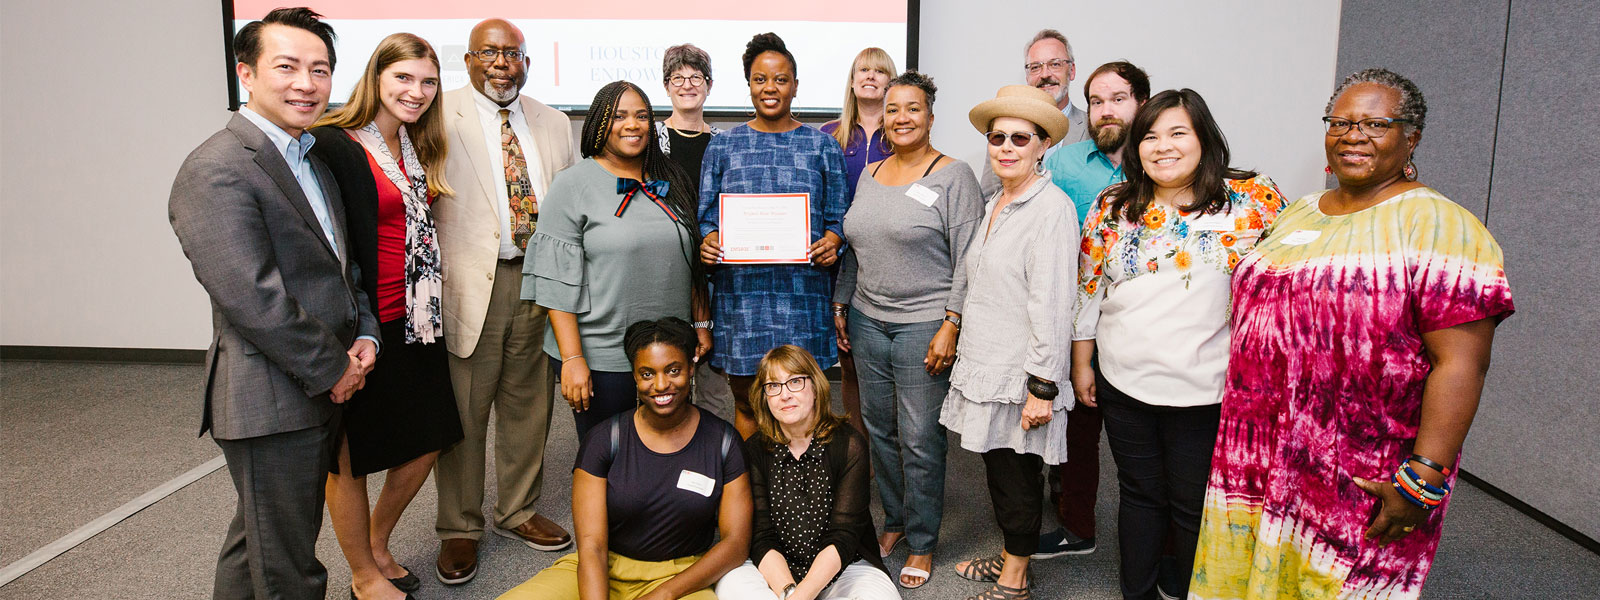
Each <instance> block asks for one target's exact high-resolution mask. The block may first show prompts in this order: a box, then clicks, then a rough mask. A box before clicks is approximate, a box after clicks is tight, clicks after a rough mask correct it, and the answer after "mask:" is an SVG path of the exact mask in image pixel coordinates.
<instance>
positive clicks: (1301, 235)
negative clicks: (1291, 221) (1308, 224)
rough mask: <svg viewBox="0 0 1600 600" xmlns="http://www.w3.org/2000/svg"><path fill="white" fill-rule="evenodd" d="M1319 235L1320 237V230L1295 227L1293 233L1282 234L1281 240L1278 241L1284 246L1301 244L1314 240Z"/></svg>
mask: <svg viewBox="0 0 1600 600" xmlns="http://www.w3.org/2000/svg"><path fill="white" fill-rule="evenodd" d="M1319 237H1322V232H1321V231H1315V230H1311V229H1296V230H1295V231H1294V233H1291V234H1289V235H1286V236H1283V241H1282V242H1280V243H1282V244H1283V245H1285V246H1303V245H1305V244H1309V243H1311V242H1312V241H1313V240H1316V239H1317V238H1319Z"/></svg>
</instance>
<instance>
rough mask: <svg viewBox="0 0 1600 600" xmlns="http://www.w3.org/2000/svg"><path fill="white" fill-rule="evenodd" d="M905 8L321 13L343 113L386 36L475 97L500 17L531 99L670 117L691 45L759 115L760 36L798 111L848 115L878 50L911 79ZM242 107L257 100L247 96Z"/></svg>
mask: <svg viewBox="0 0 1600 600" xmlns="http://www.w3.org/2000/svg"><path fill="white" fill-rule="evenodd" d="M278 6H282V3H281V2H263V1H261V0H235V2H234V30H235V31H237V30H238V28H240V27H243V26H244V25H245V24H246V23H249V22H250V21H253V20H256V19H259V18H261V17H262V16H264V15H266V13H267V12H268V11H270V10H272V9H273V8H276V7H278ZM906 7H907V3H906V0H897V1H886V0H858V1H846V0H817V1H812V2H805V3H799V4H781V3H779V4H774V3H760V2H741V1H736V0H715V1H709V2H684V3H662V2H645V1H642V0H621V1H608V2H590V3H579V2H506V1H504V0H498V1H496V0H460V1H456V2H438V1H437V0H429V1H423V0H388V1H384V2H377V1H369V0H361V1H342V2H336V3H331V4H325V5H320V6H316V5H313V6H312V7H311V8H312V9H313V10H316V11H317V12H319V13H322V14H323V15H324V17H325V18H326V19H327V22H328V23H329V24H330V25H332V26H333V28H334V31H335V32H336V33H337V34H338V41H337V44H336V50H337V52H338V57H339V64H338V65H337V68H335V70H334V82H333V83H334V87H333V101H334V102H336V103H337V102H343V101H344V100H345V99H347V98H349V95H350V89H351V88H352V87H354V86H355V82H356V80H357V79H359V78H360V77H361V71H362V70H363V67H364V66H365V65H366V62H367V59H368V58H369V57H370V56H371V54H372V49H373V48H375V47H377V45H378V42H379V41H380V40H382V39H383V38H384V37H385V36H387V35H389V34H392V33H396V32H402V31H404V32H409V33H414V34H417V35H419V36H422V37H423V38H425V39H427V40H428V41H429V42H430V43H432V44H433V46H434V49H435V50H436V51H437V52H438V53H439V60H440V63H441V64H440V70H441V72H440V74H439V75H440V79H441V89H443V90H451V89H455V88H458V87H462V86H464V85H467V71H466V63H465V62H464V61H463V57H464V56H465V54H466V51H467V49H468V48H467V35H468V33H469V32H470V31H471V29H472V26H473V25H476V24H477V23H478V22H479V21H482V20H483V19H486V18H492V17H500V18H504V19H507V20H509V21H511V22H512V23H514V24H515V25H516V26H517V27H519V28H521V29H522V32H523V34H524V36H525V37H526V39H527V51H528V59H529V67H528V83H527V86H526V87H524V88H523V90H522V91H523V93H525V94H527V95H529V96H532V97H534V98H537V99H539V100H540V101H543V102H544V103H546V104H550V105H552V106H555V107H557V108H561V109H569V110H570V109H586V108H588V106H589V102H590V101H591V100H592V99H593V98H594V93H595V91H596V90H598V89H600V87H601V86H603V85H605V84H607V83H610V82H612V81H616V80H619V79H626V80H628V81H631V82H633V83H635V84H638V85H639V87H641V88H643V89H644V90H645V92H646V93H647V94H649V95H650V101H651V103H652V104H654V105H656V106H657V107H666V106H668V105H669V100H668V98H667V95H666V92H665V90H664V88H663V87H662V73H661V57H662V53H663V52H665V51H666V49H667V48H668V47H669V46H672V45H675V44H681V43H685V42H687V43H692V44H694V45H696V46H699V47H700V48H702V49H704V50H705V51H706V52H707V53H709V54H710V55H711V65H712V73H711V76H712V80H713V84H712V88H711V94H710V97H709V98H708V100H707V101H706V109H707V110H713V111H735V112H738V111H749V110H750V94H749V88H748V87H746V86H745V85H744V72H743V64H742V62H741V56H742V55H743V54H744V47H745V44H746V43H747V42H749V41H750V36H752V35H755V34H757V33H762V32H767V31H771V32H775V33H777V34H778V35H779V36H782V37H783V39H784V42H785V43H787V44H788V46H789V51H790V52H792V53H794V55H795V62H796V63H798V64H797V67H798V72H797V73H796V76H797V77H798V78H799V80H800V83H801V85H800V87H799V89H798V93H797V94H796V96H795V101H794V108H795V110H797V111H837V110H838V109H839V107H840V104H841V103H842V102H843V100H844V88H845V84H846V78H847V76H848V71H849V68H850V61H851V60H852V59H853V58H854V57H855V55H856V53H858V52H860V51H861V49H862V48H866V47H869V46H876V47H879V48H883V49H884V50H886V51H888V53H889V55H890V56H892V57H894V59H895V65H896V67H898V68H901V69H904V68H905V66H906V65H905V57H906V14H907V10H906ZM239 93H240V98H241V99H244V100H247V99H248V94H247V92H246V91H245V90H243V89H242V88H241V89H240V91H239Z"/></svg>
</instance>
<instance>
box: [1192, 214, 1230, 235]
mask: <svg viewBox="0 0 1600 600" xmlns="http://www.w3.org/2000/svg"><path fill="white" fill-rule="evenodd" d="M1233 219H1234V217H1233V215H1230V214H1228V213H1212V214H1209V215H1200V216H1198V217H1195V219H1194V221H1192V222H1191V224H1190V225H1189V227H1190V228H1191V229H1203V230H1206V231H1233Z"/></svg>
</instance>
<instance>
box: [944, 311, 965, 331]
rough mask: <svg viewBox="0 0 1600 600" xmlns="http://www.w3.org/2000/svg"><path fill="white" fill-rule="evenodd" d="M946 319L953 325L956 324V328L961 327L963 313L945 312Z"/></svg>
mask: <svg viewBox="0 0 1600 600" xmlns="http://www.w3.org/2000/svg"><path fill="white" fill-rule="evenodd" d="M944 320H945V321H949V322H950V324H951V325H955V326H956V329H961V315H952V314H949V313H945V315H944Z"/></svg>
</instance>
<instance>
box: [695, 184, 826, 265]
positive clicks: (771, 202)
mask: <svg viewBox="0 0 1600 600" xmlns="http://www.w3.org/2000/svg"><path fill="white" fill-rule="evenodd" d="M719 205H720V214H719V215H718V226H717V233H718V235H719V239H718V242H719V244H720V245H721V247H722V262H723V263H731V264H796V263H798V264H805V263H808V262H810V250H811V195H810V194H722V195H721V196H719Z"/></svg>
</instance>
